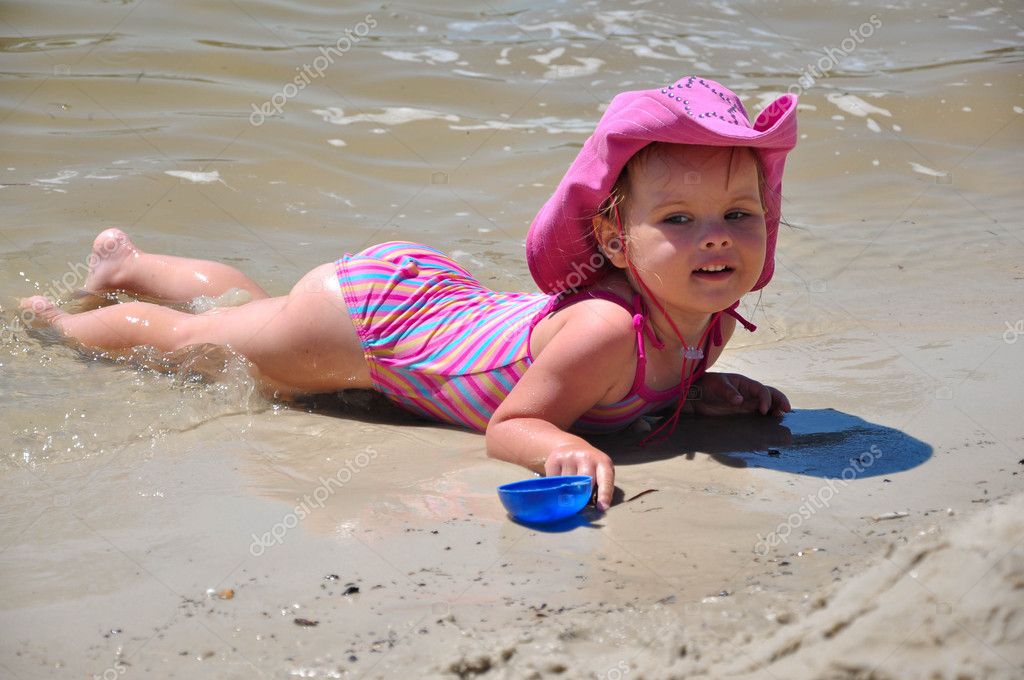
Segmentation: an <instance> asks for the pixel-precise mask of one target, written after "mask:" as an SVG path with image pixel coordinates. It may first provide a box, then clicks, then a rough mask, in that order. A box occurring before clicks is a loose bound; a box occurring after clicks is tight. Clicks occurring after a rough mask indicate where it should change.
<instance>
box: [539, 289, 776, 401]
mask: <svg viewBox="0 0 1024 680" xmlns="http://www.w3.org/2000/svg"><path fill="white" fill-rule="evenodd" d="M592 299H598V300H608V301H609V302H614V303H616V304H617V305H619V306H620V307H622V308H624V309H626V310H627V311H629V312H632V314H633V330H634V331H636V373H635V374H634V375H633V384H632V385H631V386H630V388H629V394H627V395H626V396H625V397H624V399H629V398H630V397H632V396H633V395H638V396H640V398H642V399H645V400H646V401H651V402H653V401H662V400H664V399H666V398H667V397H669V396H671V395H672V394H673V393H675V392H678V391H679V387H674V388H670V389H668V390H662V391H660V392H659V391H655V390H652V389H650V388H649V387H647V352H646V350H645V349H644V334H645V333H646V335H647V338H648V339H649V340H650V342H651V344H652V345H654V347H655V348H656V349H664V347H665V343H664V342H662V341H661V340H660V339H658V336H656V335H655V334H654V330H653V329H652V328H651V325H650V324H649V323H647V309H646V307H645V305H644V302H643V298H641V297H640V294H639V293H637V292H634V293H633V300H632V304H630V303H629V302H626V301H625V300H624V299H622V298H621V297H619V296H618V295H616V294H615V293H612V292H611V291H606V290H588V291H580V292H576V293H573V294H572V295H569V296H566V297H564V298H559V299H558V302H557V304H556V306H555V308H556V309H561V308H562V307H567V306H569V305H572V304H575V303H577V302H580V301H582V300H592ZM739 304H740V301H739V300H737V301H736V302H734V303H732V304H731V305H730V306H729V307H727V308H726V309H723V310H722V311H721V312H719V313H716V314H714V315H713V316H712V319H711V329H710V331H711V332H710V333H709V337H708V339H707V341H706V342H705V344H704V347H702V348H701V349H702V350H703V354H704V356H702V357H701V359H700V361H699V362H698V363H697V365H696V366H694V367H693V369H692V370H691V373H690V375H691V376H692V377H691V381H695V380H697V379H698V378H699V377H700V376H701V375H703V374H704V372H705V370H706V369H707V358H708V355H709V354H710V353H711V344H712V343H714V345H715V346H716V347H721V346H722V341H723V338H722V314H728V315H729V316H732V317H733V318H735V319H736V320H737V321H739V322H740V323H741V324H743V327H744V328H746V329H747V330H748V331H750V332H751V333H753V332H754V331H755V330H757V326H755V325H754V324H752V323H751V322H749V321H747V320H746V319H744V318H743V316H742V315H741V314H740V313H739V312H738V311H737V309H736V308H737V307H739Z"/></svg>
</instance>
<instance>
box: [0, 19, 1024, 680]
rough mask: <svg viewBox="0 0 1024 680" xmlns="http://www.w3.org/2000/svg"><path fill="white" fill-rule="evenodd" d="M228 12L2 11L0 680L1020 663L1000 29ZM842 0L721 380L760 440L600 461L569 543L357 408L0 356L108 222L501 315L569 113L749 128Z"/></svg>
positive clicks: (1015, 91) (401, 422)
mask: <svg viewBox="0 0 1024 680" xmlns="http://www.w3.org/2000/svg"><path fill="white" fill-rule="evenodd" d="M245 10H246V11H245V12H243V11H242V8H240V7H231V6H225V7H207V6H204V5H199V4H189V3H186V4H185V5H175V7H174V9H171V8H170V7H169V6H168V7H165V6H162V5H160V4H154V3H134V4H133V3H129V4H127V5H121V4H107V3H104V4H100V5H95V6H93V5H89V6H82V5H78V4H72V3H47V4H41V5H18V6H10V7H8V8H6V9H5V12H4V22H5V23H6V27H5V28H4V30H3V36H4V38H3V43H2V50H3V56H4V61H5V69H4V71H5V72H4V74H3V85H4V87H3V89H2V92H0V105H2V106H3V111H2V113H0V116H2V117H3V123H2V124H3V126H4V128H5V163H4V166H3V168H0V172H2V173H3V174H2V181H0V185H2V186H0V197H2V198H3V199H4V200H3V201H0V214H2V220H3V226H2V227H0V263H2V264H0V315H2V317H3V321H4V322H5V324H6V325H7V329H8V330H10V331H11V332H5V333H4V334H3V337H2V338H0V393H2V394H3V396H4V408H3V411H2V413H0V424H2V425H3V427H0V498H2V500H0V675H4V676H5V677H7V676H9V677H14V678H37V677H38V678H43V677H83V676H84V677H93V676H99V677H103V678H117V677H122V676H123V677H125V678H131V677H166V678H202V677H216V678H252V677H353V678H362V677H365V678H378V677H379V678H387V677H395V676H398V675H402V676H410V675H411V676H417V677H452V676H461V677H493V678H520V677H544V678H547V677H598V678H607V679H609V680H611V679H612V678H631V679H632V678H641V677H643V678H669V677H724V676H727V675H730V674H738V675H740V676H742V677H752V678H753V677H792V678H802V677H813V678H865V677H876V678H918V677H920V678H924V677H934V676H935V675H938V676H939V677H943V676H946V677H957V675H956V674H959V677H971V678H1003V677H1005V678H1012V677H1019V676H1020V675H1021V674H1022V673H1021V671H1022V666H1024V655H1022V653H1021V652H1020V651H1019V650H1021V649H1024V644H1022V643H1024V626H1022V624H1021V616H1022V613H1021V611H1022V608H1021V605H1022V604H1024V596H1022V594H1021V593H1022V591H1021V585H1020V584H1021V564H1022V562H1024V553H1022V545H1021V538H1022V536H1021V527H1022V522H1021V520H1020V512H1021V510H1022V508H1021V495H1020V494H1021V492H1022V488H1021V484H1022V478H1024V465H1021V464H1020V463H1019V461H1021V460H1024V436H1022V434H1021V432H1020V427H1019V415H1018V411H1019V404H1020V403H1022V402H1024V381H1022V380H1021V378H1022V374H1021V369H1020V366H1021V352H1022V351H1024V349H1022V348H1024V342H1022V341H1021V340H1022V338H1021V337H1020V336H1021V335H1024V320H1022V319H1021V317H1022V314H1021V310H1020V303H1019V300H1020V299H1021V292H1022V281H1024V267H1022V265H1021V264H1020V263H1021V262H1024V257H1022V255H1024V240H1022V239H1024V229H1022V224H1021V219H1020V214H1021V210H1020V208H1021V199H1020V182H1019V180H1018V179H1017V177H1018V170H1017V168H1018V166H1019V157H1020V151H1021V148H1022V141H1024V139H1022V135H1024V130H1022V122H1021V119H1022V118H1024V115H1022V114H1024V96H1022V87H1021V75H1020V61H1021V47H1020V43H1021V37H1022V35H1024V30H1022V29H1021V24H1022V23H1024V21H1022V20H1021V15H1020V12H1019V10H1017V9H1015V8H1012V7H1010V6H1002V5H993V6H990V5H988V4H986V3H967V4H966V5H964V6H962V7H958V8H957V9H956V10H951V9H949V8H946V7H941V8H940V7H938V6H935V7H926V6H920V5H918V4H913V5H906V6H903V5H899V6H892V7H889V8H887V9H885V10H870V9H869V8H866V7H855V6H854V7H851V6H847V5H839V4H836V5H820V6H814V8H812V9H808V8H807V7H804V6H801V5H797V4H795V3H793V4H790V3H770V4H768V5H765V4H763V3H750V4H739V5H732V4H730V5H729V6H727V7H726V6H724V5H712V6H708V7H703V8H701V9H700V10H694V12H693V14H692V15H690V16H685V17H683V16H680V15H679V13H678V10H677V9H675V6H673V5H669V4H658V3H648V4H645V5H641V6H634V5H629V4H626V3H598V4H595V5H594V6H587V7H582V6H581V7H573V8H569V7H564V8H559V9H557V10H549V9H546V8H545V7H544V6H543V5H539V4H527V5H524V6H517V7H515V8H512V7H504V6H500V7H497V6H496V7H495V8H488V7H484V8H482V9H467V8H466V7H464V6H461V5H456V4H451V5H444V6H434V7H433V8H430V9H428V8H425V7H417V8H412V7H406V6H401V7H399V6H385V7H382V6H380V5H379V4H378V5H365V6H353V7H349V8H346V9H345V10H344V12H339V11H338V10H336V9H333V8H331V7H329V6H327V5H322V6H318V5H313V4H308V3H307V4H303V5H301V6H299V5H295V4H293V3H285V2H270V3H264V4H261V5H258V6H253V7H249V6H246V7H245ZM872 12H876V15H877V18H878V19H879V20H880V25H879V26H878V27H877V28H874V30H873V31H872V34H871V35H870V36H869V37H866V38H863V36H862V38H863V40H862V42H859V43H858V44H857V45H856V47H855V49H853V50H851V51H849V53H848V54H846V55H845V56H843V57H842V58H840V59H838V61H837V62H836V63H834V64H833V66H832V67H830V68H829V69H828V73H827V74H826V75H825V76H824V77H819V78H816V79H815V82H814V83H813V84H809V83H807V81H806V80H805V81H804V83H805V84H804V85H800V87H801V89H803V90H805V91H804V92H803V93H802V96H801V107H802V108H801V118H800V129H801V136H802V139H801V141H800V146H798V148H797V150H796V152H794V154H793V155H792V157H791V160H790V163H789V166H788V169H787V175H786V180H785V186H784V189H785V193H786V199H785V204H784V210H785V216H786V219H787V221H788V222H789V224H790V226H789V227H784V228H783V230H782V232H781V234H780V245H779V260H778V265H777V272H776V275H775V279H774V280H773V282H772V283H771V284H770V285H769V287H768V288H767V289H766V290H765V291H764V292H763V294H760V295H755V296H750V299H747V300H745V301H744V303H743V308H742V309H743V310H745V311H746V315H747V316H748V318H752V319H753V320H754V322H755V323H757V324H758V325H759V330H758V332H757V333H755V334H744V333H739V334H738V335H737V337H736V338H735V339H734V341H733V343H731V345H730V347H729V349H728V350H727V351H726V353H725V355H724V356H723V358H722V360H721V361H720V363H719V365H718V368H719V369H721V370H727V371H737V372H741V373H744V374H746V375H750V376H751V377H754V378H756V379H758V380H761V381H763V382H766V383H768V384H772V385H775V386H777V387H779V388H780V389H782V390H783V391H784V392H786V394H787V395H788V396H789V398H790V401H791V402H792V403H793V405H794V411H793V412H792V413H791V414H788V415H787V416H786V417H785V419H783V420H782V421H781V423H779V422H773V421H768V420H762V419H757V418H732V419H689V420H687V421H686V422H685V424H684V426H683V427H681V428H680V431H679V432H678V433H677V434H676V435H675V436H674V437H673V438H672V439H671V441H669V442H665V443H662V444H659V445H657V446H654V447H644V448H640V447H637V446H636V441H637V440H638V439H639V435H637V434H635V433H627V434H624V435H621V436H618V437H615V438H612V439H608V440H603V441H602V445H603V446H605V447H606V448H607V450H609V451H610V452H612V454H613V457H614V459H615V460H616V464H617V485H618V487H619V489H620V495H619V498H618V500H619V502H618V503H617V504H616V505H615V506H613V508H612V509H611V510H610V511H609V512H608V513H607V514H605V515H604V516H597V515H583V516H581V518H580V519H579V521H578V522H575V523H570V524H568V525H566V526H561V527H556V528H555V529H553V530H551V531H538V530H536V529H534V528H530V527H524V526H521V525H518V524H515V523H513V522H511V521H509V519H508V518H507V517H506V516H505V514H504V512H503V511H502V509H501V506H500V504H499V503H498V501H497V497H496V495H495V493H494V487H495V486H497V485H498V484H501V483H504V482H507V481H512V480H514V479H519V478H522V477H524V476H526V474H525V473H524V471H522V470H520V469H517V468H514V467H512V466H509V465H506V464H502V463H498V462H495V461H489V460H487V459H486V458H485V456H484V446H483V440H482V438H481V437H480V436H478V435H475V434H472V433H467V432H461V431H458V430H455V429H451V428H445V427H440V426H436V425H430V424H425V423H421V422H417V421H414V420H412V419H410V418H407V417H404V416H402V415H401V414H398V413H396V412H395V411H393V410H391V409H389V408H387V407H385V406H383V405H382V404H381V403H380V402H379V401H376V400H373V399H368V398H366V396H365V395H348V396H347V397H345V398H344V399H335V398H324V399H319V400H317V401H316V403H311V404H307V405H294V404H292V405H282V404H272V403H270V402H268V401H266V400H265V399H263V398H262V397H260V396H259V395H258V394H256V393H255V390H254V389H253V385H252V383H251V381H249V380H248V379H246V378H245V377H244V367H242V366H240V365H238V364H237V363H232V364H230V365H229V368H228V371H227V375H225V377H224V380H222V381H221V382H218V383H206V382H203V381H201V380H198V379H196V377H195V376H194V375H191V374H189V373H188V372H187V371H184V372H181V373H179V374H177V375H175V374H170V375H165V374H161V373H157V372H153V371H143V370H139V369H137V368H134V367H132V366H131V365H129V364H124V363H114V362H110V361H105V360H95V359H94V358H93V357H90V356H88V355H83V354H82V353H80V352H78V351H76V350H74V349H72V348H68V347H66V346H63V345H61V344H59V343H56V342H54V341H53V338H52V337H49V336H47V335H46V334H45V333H43V334H39V333H28V332H26V331H25V330H23V329H20V328H17V327H15V328H13V329H12V328H11V325H12V324H14V323H15V322H14V319H15V316H14V309H15V307H16V300H17V298H18V297H21V296H24V295H27V294H33V293H38V292H43V293H49V294H51V295H53V296H54V297H57V298H60V299H62V300H63V301H67V299H68V298H69V297H70V295H69V292H70V291H71V290H73V289H74V288H75V287H76V286H78V285H80V283H76V282H77V281H79V280H80V275H79V273H78V272H80V271H81V266H82V263H83V262H84V259H85V256H86V254H87V252H88V246H89V243H90V242H91V240H92V238H93V236H94V235H95V234H96V233H97V232H98V231H99V230H100V229H101V228H102V227H103V226H105V225H109V224H115V225H118V226H121V227H122V228H125V229H126V230H128V231H129V233H131V234H132V235H133V237H134V238H135V239H136V240H137V242H138V243H139V245H140V246H141V247H143V248H145V249H148V250H153V251H163V252H168V253H172V254H178V255H188V256H202V257H209V258H212V259H219V260H223V261H226V262H229V263H231V264H233V265H235V266H238V267H240V268H241V269H243V270H244V271H246V272H247V273H249V274H250V275H252V276H253V277H254V278H255V279H257V280H258V281H259V282H260V283H262V284H263V285H264V286H265V287H266V288H267V289H268V290H269V291H271V292H272V293H273V294H282V293H284V292H286V291H287V290H288V289H289V288H290V286H291V284H292V283H294V281H295V280H296V279H297V278H298V277H299V276H300V275H301V274H302V273H304V272H305V271H307V270H309V269H311V268H312V267H314V266H316V265H318V264H320V263H322V262H324V261H328V260H331V259H334V258H336V257H338V256H339V255H340V254H341V253H342V252H344V251H346V250H349V251H354V250H358V249H359V248H360V247H362V246H363V245H366V244H369V243H374V242H379V241H383V240H387V239H390V238H402V239H413V240H420V241H424V242H427V243H430V244H431V245H435V246H438V247H440V248H442V249H444V250H446V251H448V252H450V253H453V254H454V255H455V256H456V257H457V258H458V259H459V260H460V261H461V262H463V263H464V264H465V265H466V266H467V267H468V268H469V269H470V270H471V271H473V272H474V273H476V274H478V275H479V276H480V278H481V279H482V280H483V281H485V282H487V283H488V284H490V285H492V286H494V287H497V288H508V289H518V290H534V289H535V288H534V286H533V283H532V281H531V280H530V278H529V274H528V272H527V269H526V266H525V262H524V261H523V244H522V241H523V238H524V237H525V233H526V228H527V226H528V224H529V221H530V219H531V218H532V216H533V214H534V212H535V211H536V210H537V209H538V208H539V206H540V205H541V204H542V202H543V201H544V199H545V198H546V197H547V196H548V195H549V193H550V191H551V190H552V188H553V186H554V185H555V183H556V182H557V181H558V179H559V178H560V176H561V173H562V172H564V169H565V167H567V165H568V163H569V161H570V160H571V159H572V157H573V155H574V154H575V152H576V150H577V149H578V148H579V145H580V144H581V143H582V142H583V140H584V139H585V137H586V134H587V133H588V132H589V130H590V128H591V127H592V125H593V123H594V122H595V121H596V119H597V117H598V116H599V115H600V105H601V103H602V102H605V101H607V100H608V99H609V98H610V97H611V95H612V94H614V93H615V92H618V91H619V90H622V89H626V88H630V87H649V86H652V85H655V84H658V83H661V82H662V81H668V80H670V79H672V78H674V77H676V76H677V75H678V74H680V73H683V72H689V71H697V72H700V73H702V74H706V75H709V76H711V77H715V78H717V79H719V80H721V81H723V82H725V83H727V84H729V85H730V86H731V87H733V88H734V89H735V90H736V91H737V92H739V93H740V94H741V96H742V97H744V99H745V101H746V103H747V105H748V109H749V110H750V111H751V112H754V111H756V110H757V109H758V108H759V106H760V105H763V104H764V103H765V102H767V101H770V99H771V98H772V97H773V96H774V95H776V94H777V93H780V92H783V91H786V89H787V88H790V87H792V86H793V84H794V83H798V79H799V78H800V77H801V75H802V74H804V73H806V72H807V69H808V67H809V66H810V65H813V64H817V63H818V60H819V59H820V58H822V55H824V54H826V48H832V49H833V50H834V49H836V48H839V49H842V41H843V40H844V38H846V37H848V36H849V35H850V31H854V32H856V31H858V30H862V28H861V27H862V26H863V25H864V23H865V22H868V21H869V19H870V16H871V14H872ZM367 16H371V17H372V19H373V20H374V22H375V23H376V26H374V27H369V22H368V21H367V20H366V17H367ZM360 22H364V23H366V24H367V31H366V34H365V37H361V36H358V35H357V32H359V31H361V30H362V29H360ZM421 27H422V28H421ZM345 29H348V30H349V31H350V33H349V34H348V35H349V38H350V39H351V37H352V36H356V37H360V40H359V41H358V42H356V41H353V43H352V46H351V48H350V49H348V50H346V51H345V52H344V54H343V56H341V57H339V58H338V59H337V61H336V63H335V64H333V65H331V67H330V68H328V69H327V70H326V71H325V72H324V75H323V77H318V78H316V79H314V80H312V81H311V83H310V84H309V86H308V87H306V88H304V89H302V90H301V92H298V93H297V94H296V96H295V97H292V98H288V100H287V101H286V102H285V103H284V105H283V107H282V109H281V112H280V113H279V114H278V113H274V114H273V115H271V116H268V117H267V118H266V120H265V121H262V123H261V124H260V125H253V124H252V123H251V122H250V117H251V116H252V115H253V114H252V111H253V109H252V106H253V105H256V106H257V107H259V105H260V104H261V103H262V102H265V101H270V100H271V99H272V97H273V95H274V94H275V93H276V92H279V91H282V88H283V86H284V85H285V84H286V83H287V82H289V81H290V80H291V79H292V78H294V77H295V75H296V73H297V71H296V69H298V68H300V67H301V66H303V64H312V63H313V60H314V59H315V57H316V56H317V55H318V54H319V52H318V47H322V46H324V45H337V44H338V42H337V41H338V40H339V37H342V36H345V35H346V34H345V32H344V30H345ZM833 53H834V52H833ZM172 173H173V174H172ZM648 489H656V491H654V492H651V493H647V494H645V495H643V496H641V497H639V498H637V499H636V500H632V501H629V502H626V499H629V498H631V497H633V496H635V495H636V494H638V493H640V492H643V491H645V490H648ZM356 589H358V590H356ZM228 590H230V591H231V592H230V598H228V597H227V596H228V592H227V591H228ZM218 593H220V594H221V595H223V597H221V596H220V595H218ZM313 624H315V625H313Z"/></svg>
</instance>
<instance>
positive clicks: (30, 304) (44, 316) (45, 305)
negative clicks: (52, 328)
mask: <svg viewBox="0 0 1024 680" xmlns="http://www.w3.org/2000/svg"><path fill="white" fill-rule="evenodd" d="M18 307H20V308H21V309H22V310H24V311H25V312H27V313H28V314H31V318H30V319H28V321H30V322H31V321H40V322H42V323H44V324H47V325H50V324H52V323H53V322H54V321H56V320H57V319H58V318H59V317H61V316H64V315H65V312H63V311H61V309H60V307H58V306H57V305H55V304H54V303H53V302H52V301H51V300H50V299H49V298H47V297H46V296H44V295H33V296H32V297H29V298H25V299H24V300H22V301H21V303H20V304H19V305H18Z"/></svg>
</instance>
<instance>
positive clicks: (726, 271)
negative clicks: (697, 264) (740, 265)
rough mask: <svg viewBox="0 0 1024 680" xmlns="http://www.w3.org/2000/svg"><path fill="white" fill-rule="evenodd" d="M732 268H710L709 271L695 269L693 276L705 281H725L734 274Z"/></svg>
mask: <svg viewBox="0 0 1024 680" xmlns="http://www.w3.org/2000/svg"><path fill="white" fill-rule="evenodd" d="M733 271H734V270H733V269H732V267H723V268H719V267H710V268H709V269H695V270H694V272H693V275H694V276H696V277H697V278H698V279H704V280H705V281H724V280H725V279H728V278H729V277H730V276H732V274H733Z"/></svg>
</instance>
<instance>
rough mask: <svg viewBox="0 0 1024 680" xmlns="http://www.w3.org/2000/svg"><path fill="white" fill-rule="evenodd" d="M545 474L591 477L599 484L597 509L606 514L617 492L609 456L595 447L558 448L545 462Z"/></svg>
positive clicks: (548, 475)
mask: <svg viewBox="0 0 1024 680" xmlns="http://www.w3.org/2000/svg"><path fill="white" fill-rule="evenodd" d="M544 474H545V476H547V477H553V476H555V475H590V476H591V477H593V478H594V481H595V482H596V483H597V508H598V510H601V511H602V512H604V511H605V510H607V509H608V508H609V507H611V504H612V493H613V492H614V491H615V467H614V466H613V465H612V459H611V458H609V457H608V455H607V454H605V453H603V452H601V451H598V450H597V449H595V448H593V447H581V446H571V447H558V448H556V449H555V450H554V451H552V452H551V454H550V455H549V456H548V459H547V460H546V461H545V462H544Z"/></svg>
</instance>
